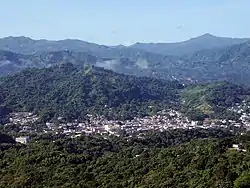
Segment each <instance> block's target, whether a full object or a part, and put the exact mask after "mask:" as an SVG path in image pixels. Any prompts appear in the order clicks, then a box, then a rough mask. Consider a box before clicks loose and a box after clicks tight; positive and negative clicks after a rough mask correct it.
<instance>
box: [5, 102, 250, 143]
mask: <svg viewBox="0 0 250 188" xmlns="http://www.w3.org/2000/svg"><path fill="white" fill-rule="evenodd" d="M248 109H250V105H248V104H245V103H243V104H242V105H239V104H238V105H236V106H235V107H234V108H230V109H228V110H231V111H234V112H236V113H238V114H239V115H240V118H239V120H237V121H236V120H225V119H205V120H204V121H203V122H198V121H191V120H189V119H188V118H187V117H186V116H184V115H183V114H182V113H180V112H178V111H175V110H168V111H160V112H158V113H157V114H156V115H153V116H146V117H143V118H137V117H135V118H134V119H132V120H126V121H120V120H107V119H105V117H103V116H93V115H91V114H88V115H87V120H85V121H79V120H75V121H73V122H67V121H66V120H64V118H63V117H58V118H57V121H56V122H55V121H54V122H53V121H51V122H46V123H45V124H42V125H39V126H34V125H36V123H37V121H38V120H39V116H37V115H35V114H33V113H30V112H17V113H12V114H10V118H9V123H7V124H5V125H4V127H8V126H12V125H15V126H16V127H18V129H16V131H17V132H18V133H21V134H22V135H28V134H29V133H34V132H35V133H52V134H62V135H66V136H70V137H72V138H74V137H78V136H80V135H81V134H82V133H85V134H101V135H114V136H121V135H124V134H126V135H132V134H137V135H139V134H140V133H143V132H147V131H161V132H162V131H164V130H168V129H194V128H203V129H208V128H216V127H220V128H228V127H232V126H234V127H242V128H245V129H249V127H250V113H249V110H248ZM25 142H27V140H26V141H25Z"/></svg>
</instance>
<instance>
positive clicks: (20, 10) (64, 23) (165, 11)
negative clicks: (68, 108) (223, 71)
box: [0, 0, 250, 45]
mask: <svg viewBox="0 0 250 188" xmlns="http://www.w3.org/2000/svg"><path fill="white" fill-rule="evenodd" d="M0 3H1V6H0V24H1V27H0V37H1V38H2V37H7V36H27V37H31V38H33V39H48V40H61V39H66V38H70V39H80V40H85V41H89V42H95V43H98V44H106V45H117V44H125V45H129V44H133V43H135V42H177V41H184V40H187V39H189V38H192V37H196V36H199V35H202V34H205V33H211V34H213V35H216V36H226V37H250V24H249V17H248V16H249V7H250V1H249V0H70V1H68V0H8V1H6V0H0Z"/></svg>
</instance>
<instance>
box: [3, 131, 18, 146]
mask: <svg viewBox="0 0 250 188" xmlns="http://www.w3.org/2000/svg"><path fill="white" fill-rule="evenodd" d="M3 143H4V144H13V143H15V140H13V138H12V137H11V136H8V135H6V134H2V133H1V132H0V144H3ZM0 149H1V148H0Z"/></svg>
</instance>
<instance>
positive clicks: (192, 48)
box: [131, 33, 250, 56]
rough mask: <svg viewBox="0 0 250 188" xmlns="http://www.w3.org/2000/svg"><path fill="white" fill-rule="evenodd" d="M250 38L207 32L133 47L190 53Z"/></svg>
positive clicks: (163, 52) (164, 52)
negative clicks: (171, 40)
mask: <svg viewBox="0 0 250 188" xmlns="http://www.w3.org/2000/svg"><path fill="white" fill-rule="evenodd" d="M248 40H250V38H229V37H217V36H214V35H211V34H209V33H206V34H204V35H202V36H198V37H195V38H191V39H189V40H187V41H183V42H176V43H136V44H134V45H132V46H131V47H133V48H136V49H141V50H145V51H148V52H152V53H159V54H162V55H176V56H182V55H189V54H193V53H195V52H196V51H199V50H206V49H214V48H224V47H228V46H231V45H235V44H240V43H244V42H246V41H248Z"/></svg>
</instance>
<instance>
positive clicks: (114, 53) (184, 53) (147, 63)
mask: <svg viewBox="0 0 250 188" xmlns="http://www.w3.org/2000/svg"><path fill="white" fill-rule="evenodd" d="M249 44H250V43H249V42H248V41H247V39H237V38H225V37H216V36H213V35H210V34H205V35H202V36H200V37H197V38H193V39H190V40H188V41H185V42H179V43H172V44H167V43H166V44H164V43H161V44H147V45H146V44H144V45H142V46H144V47H145V45H146V46H147V47H146V48H144V47H142V46H141V45H139V46H138V43H137V44H135V45H132V46H128V47H125V46H121V45H120V46H104V45H98V44H94V43H88V42H85V41H80V40H71V39H67V40H62V41H48V40H32V39H30V38H27V37H6V38H3V39H0V50H2V51H1V52H0V75H7V74H13V73H15V72H19V71H21V70H23V69H25V68H32V67H35V68H43V67H51V66H54V65H57V64H61V63H72V64H75V65H79V66H81V65H83V64H90V65H94V66H98V67H102V68H105V69H109V70H113V71H115V72H118V73H122V74H128V75H136V76H147V77H153V78H160V79H166V80H178V81H180V82H181V83H186V84H189V83H203V82H213V81H230V82H233V83H237V84H245V85H250V81H249V80H250V79H249V78H250V75H249V70H250V47H249V46H250V45H249ZM152 45H153V46H158V47H157V48H156V47H153V48H151V47H150V46H152ZM159 46H160V47H161V48H160V47H159ZM162 50H163V51H164V50H165V51H172V52H173V53H172V52H171V53H167V52H166V53H165V52H163V51H162ZM174 51H175V52H174ZM164 54H165V55H164ZM166 54H175V56H174V55H166ZM177 55H178V56H177Z"/></svg>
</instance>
